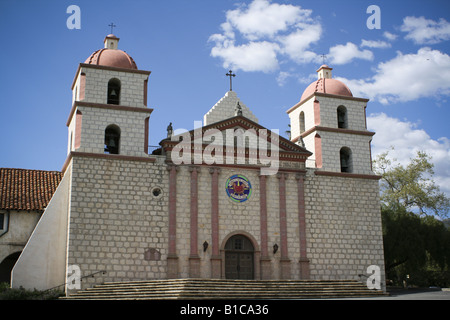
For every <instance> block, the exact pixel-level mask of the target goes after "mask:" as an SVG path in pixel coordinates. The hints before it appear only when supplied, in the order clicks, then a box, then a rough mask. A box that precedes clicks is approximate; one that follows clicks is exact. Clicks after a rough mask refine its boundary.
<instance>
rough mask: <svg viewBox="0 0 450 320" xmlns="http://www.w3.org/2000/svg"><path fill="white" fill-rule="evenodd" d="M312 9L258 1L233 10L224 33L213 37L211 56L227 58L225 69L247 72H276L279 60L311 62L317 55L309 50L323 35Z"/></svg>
mask: <svg viewBox="0 0 450 320" xmlns="http://www.w3.org/2000/svg"><path fill="white" fill-rule="evenodd" d="M311 14H312V11H311V10H307V9H302V8H301V7H300V6H294V5H289V4H277V3H271V2H270V1H269V0H254V1H253V2H251V3H250V4H249V5H241V6H240V7H239V8H237V9H234V10H229V11H227V13H226V21H225V22H224V23H222V24H221V30H222V32H221V33H219V34H213V35H211V36H210V38H209V41H210V42H213V43H214V47H213V48H212V49H211V56H213V57H218V58H221V59H222V60H223V65H224V67H225V68H234V69H235V70H238V69H241V70H244V71H263V72H270V71H274V70H276V69H277V68H278V67H279V60H280V59H284V58H288V59H290V60H292V61H295V62H297V63H305V62H311V61H313V60H314V59H316V57H317V55H316V54H315V53H314V52H312V51H310V50H309V47H310V46H311V44H313V43H315V42H317V41H318V40H319V39H320V36H321V34H322V27H321V25H320V23H318V22H317V21H314V20H313V19H312V18H311Z"/></svg>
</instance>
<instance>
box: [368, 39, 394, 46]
mask: <svg viewBox="0 0 450 320" xmlns="http://www.w3.org/2000/svg"><path fill="white" fill-rule="evenodd" d="M361 47H368V48H390V47H391V44H390V43H389V42H386V41H381V40H364V39H363V40H362V41H361Z"/></svg>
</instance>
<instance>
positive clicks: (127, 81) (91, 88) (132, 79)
mask: <svg viewBox="0 0 450 320" xmlns="http://www.w3.org/2000/svg"><path fill="white" fill-rule="evenodd" d="M79 72H80V73H85V74H86V80H85V85H84V99H79V97H80V91H81V90H80V81H79V76H78V78H77V80H76V82H75V86H74V89H73V91H74V94H73V96H74V97H75V96H78V98H77V100H83V101H85V102H92V103H102V104H105V103H107V92H108V82H109V80H111V79H113V78H116V79H119V80H120V83H121V88H120V105H123V106H130V107H138V108H139V107H140V108H143V107H145V101H144V85H146V83H145V80H147V78H148V73H145V72H142V73H141V72H133V70H128V69H126V71H124V72H122V71H115V70H114V71H113V70H107V69H105V68H98V67H97V68H95V67H94V68H92V67H87V66H84V67H82V68H80V71H79Z"/></svg>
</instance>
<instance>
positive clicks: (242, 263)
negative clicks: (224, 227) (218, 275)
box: [225, 234, 255, 279]
mask: <svg viewBox="0 0 450 320" xmlns="http://www.w3.org/2000/svg"><path fill="white" fill-rule="evenodd" d="M254 253H255V248H254V247H253V244H252V242H251V241H250V240H249V239H248V238H247V237H245V236H243V235H240V234H238V235H234V236H232V237H231V238H230V239H228V241H227V243H226V244H225V278H226V279H254V277H255V272H254V271H255V270H254V265H255V264H254Z"/></svg>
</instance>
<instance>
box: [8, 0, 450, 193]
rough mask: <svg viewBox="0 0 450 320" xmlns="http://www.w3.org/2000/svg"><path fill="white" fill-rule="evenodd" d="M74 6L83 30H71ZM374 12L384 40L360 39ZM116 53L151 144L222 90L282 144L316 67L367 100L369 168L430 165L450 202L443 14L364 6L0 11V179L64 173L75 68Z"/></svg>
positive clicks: (190, 121) (432, 7)
mask: <svg viewBox="0 0 450 320" xmlns="http://www.w3.org/2000/svg"><path fill="white" fill-rule="evenodd" d="M70 5H77V6H79V8H80V10H81V24H80V26H81V29H68V28H67V25H66V21H67V19H68V18H69V17H70V14H68V13H67V12H66V10H67V7H68V6H70ZM370 5H377V6H378V7H379V8H380V12H381V15H380V21H381V24H380V29H369V28H368V27H367V24H366V22H367V20H368V19H369V18H370V17H371V15H372V12H370V13H367V8H368V7H369V6H370ZM111 22H114V23H115V24H116V25H117V27H116V28H115V29H114V34H115V35H116V36H118V37H119V38H120V42H119V48H120V49H122V50H125V51H126V52H127V53H129V54H130V55H131V56H132V57H133V59H134V60H135V61H136V63H137V65H138V68H139V69H144V70H150V71H152V74H151V75H150V78H149V87H148V105H149V107H151V108H154V111H153V113H152V116H151V118H150V144H152V145H157V144H158V142H159V141H160V140H161V139H163V138H164V137H165V135H166V127H167V125H168V123H169V122H172V123H173V126H174V128H175V129H178V128H184V129H192V128H193V126H194V121H195V120H202V118H203V115H204V114H205V113H206V112H207V111H208V110H209V109H210V108H211V107H212V106H213V105H214V104H215V103H216V102H217V101H218V100H219V99H220V98H221V97H223V96H224V94H225V93H226V92H227V91H228V89H229V80H228V78H227V77H226V76H225V73H226V72H227V71H228V70H229V69H230V68H231V69H232V70H233V71H234V73H235V74H236V77H235V78H234V79H233V90H234V91H236V92H237V94H238V97H239V98H240V99H241V100H242V101H243V102H244V103H245V104H246V105H247V106H248V107H249V108H250V109H251V110H252V111H253V113H254V114H255V115H256V116H257V117H258V118H259V122H260V124H261V125H263V126H265V127H267V128H269V129H279V130H280V133H281V134H283V133H284V132H285V131H286V130H288V124H289V118H288V115H287V114H286V110H288V109H289V108H290V107H291V106H293V105H294V104H296V103H297V102H298V101H299V99H300V96H301V94H302V93H303V90H304V89H305V88H306V87H307V86H308V85H309V83H311V82H312V81H314V79H316V77H317V76H316V73H315V71H316V70H317V68H318V67H319V66H320V65H321V64H322V58H321V57H320V55H322V54H325V55H326V60H325V63H327V64H328V65H329V66H331V67H332V68H333V77H335V78H338V79H341V80H342V81H344V82H345V83H346V84H347V85H348V86H349V88H350V89H351V90H352V92H353V94H354V96H358V97H364V98H370V101H369V103H368V106H367V115H368V126H369V129H370V130H373V131H376V132H377V133H376V135H375V137H374V140H373V142H372V147H373V151H372V154H373V155H374V156H375V155H376V154H378V153H380V152H383V151H385V150H387V149H388V148H389V147H390V146H394V147H395V149H396V151H395V152H392V155H393V156H395V157H396V158H397V159H398V161H399V162H403V163H404V162H406V161H407V160H408V159H409V158H410V157H412V156H414V153H415V152H416V151H417V150H424V151H426V152H428V153H429V154H430V155H432V156H433V162H434V163H435V171H436V177H435V180H436V182H437V183H438V184H439V185H440V187H441V189H442V190H444V191H446V192H447V193H448V194H449V195H450V160H449V159H450V140H449V138H450V130H449V126H448V121H449V119H450V117H449V115H450V109H449V108H450V106H449V95H450V56H449V54H450V52H449V51H450V50H449V49H450V2H449V1H447V0H430V1H411V0H409V1H377V0H371V1H363V0H345V1H333V0H316V1H299V0H291V1H288V0H286V1H284V0H273V1H269V0H251V1H250V0H247V1H244V0H242V1H239V0H214V1H210V0H189V1H186V0H164V1H153V0H152V1H143V0H141V1H138V0H130V1H114V0H109V1H76V0H72V1H56V0H55V1H25V0H14V1H13V0H1V1H0V35H1V46H2V50H0V63H1V70H2V72H1V73H0V88H1V89H0V167H19V168H28V169H44V170H60V169H61V167H62V165H63V163H64V160H65V158H66V150H67V127H66V125H65V123H66V120H67V117H68V115H69V111H70V108H71V97H72V93H71V90H70V87H71V84H72V80H73V78H74V76H75V71H76V69H77V66H78V64H79V63H80V62H84V61H85V59H86V58H87V57H88V56H89V55H90V54H91V53H92V52H93V51H95V50H97V49H100V48H102V47H103V39H104V37H105V35H107V34H108V33H110V28H109V27H108V24H110V23H111Z"/></svg>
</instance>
